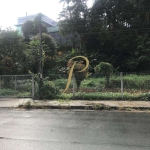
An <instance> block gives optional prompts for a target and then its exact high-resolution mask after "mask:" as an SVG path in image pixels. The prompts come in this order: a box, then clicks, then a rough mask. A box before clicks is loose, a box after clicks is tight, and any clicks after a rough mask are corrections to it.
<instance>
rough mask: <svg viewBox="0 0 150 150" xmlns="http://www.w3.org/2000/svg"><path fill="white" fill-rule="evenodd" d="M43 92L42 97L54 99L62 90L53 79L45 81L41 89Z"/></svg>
mask: <svg viewBox="0 0 150 150" xmlns="http://www.w3.org/2000/svg"><path fill="white" fill-rule="evenodd" d="M40 90H41V91H40V92H41V93H42V97H41V99H54V98H56V95H58V94H59V93H60V92H59V90H58V89H57V88H56V87H55V85H54V83H53V82H51V81H47V80H46V81H44V82H43V85H42V87H41V89H40Z"/></svg>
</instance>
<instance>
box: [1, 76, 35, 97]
mask: <svg viewBox="0 0 150 150" xmlns="http://www.w3.org/2000/svg"><path fill="white" fill-rule="evenodd" d="M0 97H17V98H25V97H26V98H31V97H32V98H34V77H33V76H31V75H1V76H0Z"/></svg>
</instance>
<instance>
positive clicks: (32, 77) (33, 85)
mask: <svg viewBox="0 0 150 150" xmlns="http://www.w3.org/2000/svg"><path fill="white" fill-rule="evenodd" d="M34 88H35V87H34V76H33V75H32V98H33V99H34V90H35V89H34Z"/></svg>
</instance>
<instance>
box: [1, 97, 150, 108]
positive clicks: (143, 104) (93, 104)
mask: <svg viewBox="0 0 150 150" xmlns="http://www.w3.org/2000/svg"><path fill="white" fill-rule="evenodd" d="M29 101H30V104H31V106H32V107H31V108H47V109H48V108H49V109H94V110H96V109H116V110H118V109H119V110H124V109H127V108H130V109H137V110H150V101H86V100H72V101H65V100H61V101H56V100H49V101H42V100H32V99H30V98H21V99H19V98H18V99H17V98H0V108H18V106H19V105H25V104H26V103H27V102H29Z"/></svg>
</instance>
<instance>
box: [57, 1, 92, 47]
mask: <svg viewBox="0 0 150 150" xmlns="http://www.w3.org/2000/svg"><path fill="white" fill-rule="evenodd" d="M86 1H87V0H60V2H64V8H63V11H62V12H61V13H60V19H61V20H60V22H59V27H60V32H61V33H62V34H63V35H67V34H69V35H70V38H71V41H72V47H73V48H74V49H77V48H79V47H80V44H81V40H82V36H83V34H82V33H85V32H86V29H87V25H88V24H87V20H88V11H89V10H88V7H87V4H86Z"/></svg>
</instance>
